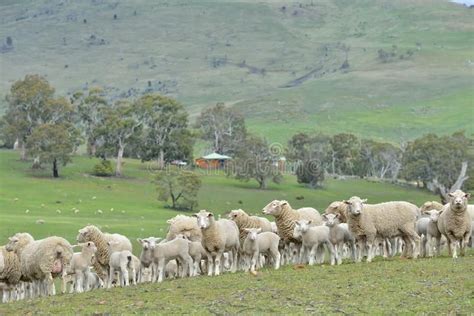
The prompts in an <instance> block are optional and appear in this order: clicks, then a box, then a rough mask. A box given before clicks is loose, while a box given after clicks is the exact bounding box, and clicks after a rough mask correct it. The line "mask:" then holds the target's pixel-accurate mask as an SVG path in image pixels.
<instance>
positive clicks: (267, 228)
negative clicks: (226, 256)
mask: <svg viewBox="0 0 474 316" xmlns="http://www.w3.org/2000/svg"><path fill="white" fill-rule="evenodd" d="M228 217H229V219H230V220H232V221H234V222H235V223H236V224H237V227H238V228H239V234H240V245H243V243H244V240H245V238H247V231H246V230H245V229H246V228H261V229H262V232H271V231H272V224H271V223H270V221H269V220H268V219H266V218H264V217H259V216H250V215H248V214H247V213H246V212H245V211H244V210H240V209H239V210H232V211H230V213H229V215H228Z"/></svg>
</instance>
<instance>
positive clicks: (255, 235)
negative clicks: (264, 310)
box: [242, 228, 280, 272]
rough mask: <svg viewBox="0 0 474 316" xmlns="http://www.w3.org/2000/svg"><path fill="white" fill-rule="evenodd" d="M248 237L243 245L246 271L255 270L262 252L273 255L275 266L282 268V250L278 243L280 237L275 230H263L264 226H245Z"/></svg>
mask: <svg viewBox="0 0 474 316" xmlns="http://www.w3.org/2000/svg"><path fill="white" fill-rule="evenodd" d="M244 230H245V232H246V233H247V237H246V238H245V240H244V243H243V246H242V253H243V254H244V255H245V261H246V268H245V269H246V271H248V269H249V268H250V271H252V272H255V270H256V268H257V262H258V261H259V258H260V254H269V255H271V256H272V259H273V262H274V268H275V270H276V269H279V268H280V252H279V251H278V244H279V243H280V237H279V236H278V235H277V234H275V233H273V232H262V228H244Z"/></svg>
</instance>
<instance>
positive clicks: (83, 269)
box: [63, 241, 97, 293]
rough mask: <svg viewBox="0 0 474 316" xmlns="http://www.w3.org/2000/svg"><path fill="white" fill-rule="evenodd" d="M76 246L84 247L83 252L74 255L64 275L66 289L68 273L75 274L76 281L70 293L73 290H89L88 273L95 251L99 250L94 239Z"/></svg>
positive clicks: (79, 291) (78, 291) (77, 291)
mask: <svg viewBox="0 0 474 316" xmlns="http://www.w3.org/2000/svg"><path fill="white" fill-rule="evenodd" d="M76 246H79V247H82V249H81V252H76V253H74V254H73V255H72V259H71V263H70V265H69V267H68V268H67V269H66V270H65V275H64V276H63V283H64V284H63V291H65V290H66V282H67V280H66V275H69V276H74V283H73V286H71V291H70V293H72V292H73V291H75V292H76V293H82V292H84V291H88V290H89V288H90V286H89V283H88V282H87V281H88V279H87V274H88V273H89V272H90V267H91V266H92V264H93V263H94V260H95V253H96V252H97V247H96V246H95V244H94V243H93V242H92V241H88V242H86V243H83V244H78V245H76Z"/></svg>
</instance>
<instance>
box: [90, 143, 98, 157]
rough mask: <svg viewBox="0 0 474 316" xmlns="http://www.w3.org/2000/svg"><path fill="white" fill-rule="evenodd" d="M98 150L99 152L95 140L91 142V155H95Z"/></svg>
mask: <svg viewBox="0 0 474 316" xmlns="http://www.w3.org/2000/svg"><path fill="white" fill-rule="evenodd" d="M96 152H97V145H96V143H95V141H93V142H91V143H90V144H89V155H90V156H92V157H94V156H95V154H96Z"/></svg>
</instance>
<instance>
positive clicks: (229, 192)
mask: <svg viewBox="0 0 474 316" xmlns="http://www.w3.org/2000/svg"><path fill="white" fill-rule="evenodd" d="M96 162H97V160H96V159H89V158H87V157H82V156H78V157H74V159H73V163H72V164H71V165H68V166H66V167H65V168H63V169H61V170H60V174H61V178H60V179H52V178H51V174H50V170H40V171H33V170H31V164H30V163H25V162H20V161H18V153H16V152H13V151H0V178H1V179H2V181H0V218H1V221H0V244H4V243H6V239H7V237H8V236H11V235H13V234H14V233H16V232H19V231H27V232H30V233H31V234H33V236H35V237H36V238H41V237H45V236H49V235H59V236H64V237H65V238H67V239H68V240H70V241H71V242H73V241H74V240H75V237H76V235H77V230H78V229H79V228H81V227H83V226H85V225H87V224H88V223H91V224H95V225H99V226H102V229H103V230H105V231H110V232H119V233H122V234H124V235H126V236H128V237H129V238H130V239H132V240H133V241H135V239H136V238H137V237H145V236H163V235H164V234H165V233H166V227H167V224H166V220H167V219H169V218H171V217H173V216H175V215H176V214H178V213H177V212H176V211H173V210H170V209H167V208H164V204H163V203H162V202H158V201H157V199H156V195H157V194H156V191H155V186H154V185H153V184H152V183H151V181H152V179H153V172H154V171H153V169H151V168H148V165H147V164H142V163H140V162H138V161H135V160H126V163H125V167H124V171H125V177H124V178H119V179H117V178H98V177H93V176H91V175H90V174H89V172H90V171H91V170H92V167H93V165H94V164H95V163H96ZM201 179H202V181H203V186H202V188H201V191H200V193H199V208H200V209H201V208H202V209H209V210H212V211H214V212H216V213H217V214H224V213H226V212H227V211H229V210H232V209H236V208H242V209H244V210H247V211H248V212H251V213H261V209H262V208H263V207H264V206H265V205H266V204H267V203H268V202H270V201H272V200H274V199H286V200H288V201H289V202H290V204H291V205H292V206H294V207H303V206H312V207H315V208H317V209H319V210H321V211H323V210H324V209H325V208H326V207H327V205H329V203H331V202H332V201H335V200H341V199H344V198H348V197H350V196H352V195H359V196H362V197H366V198H368V199H369V201H371V202H381V201H387V200H406V201H410V202H413V203H416V204H418V205H420V204H421V203H423V202H424V201H427V200H432V199H437V197H435V196H433V195H431V194H429V193H427V192H425V191H420V190H416V189H407V188H402V187H399V186H395V185H389V184H381V183H372V182H368V181H365V180H346V181H341V180H339V181H336V180H328V181H327V182H326V184H325V187H324V189H322V190H310V189H308V188H306V187H304V186H301V185H299V184H298V183H296V180H295V177H294V176H290V175H287V176H285V179H284V182H283V184H281V185H270V189H269V190H265V191H262V190H258V189H256V187H257V185H256V183H255V182H248V183H242V182H238V181H237V180H233V179H229V178H226V177H225V176H223V175H218V174H217V175H216V174H202V177H201ZM301 196H302V197H304V199H303V200H297V199H296V197H301ZM74 209H79V212H78V213H75V211H74ZM58 210H59V211H60V213H59V212H58ZM98 210H102V214H100V213H98V212H97V211H98ZM38 220H44V222H45V223H44V224H37V223H36V222H37V221H38Z"/></svg>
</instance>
